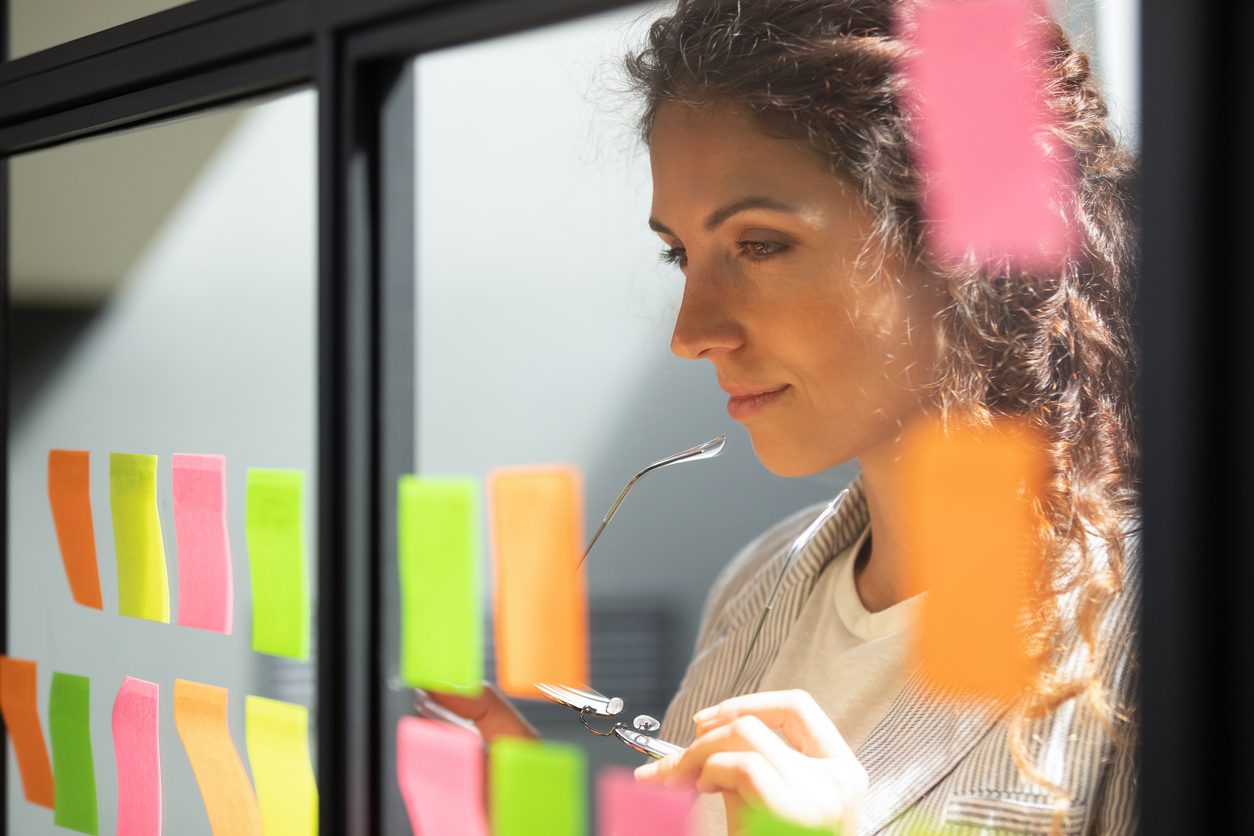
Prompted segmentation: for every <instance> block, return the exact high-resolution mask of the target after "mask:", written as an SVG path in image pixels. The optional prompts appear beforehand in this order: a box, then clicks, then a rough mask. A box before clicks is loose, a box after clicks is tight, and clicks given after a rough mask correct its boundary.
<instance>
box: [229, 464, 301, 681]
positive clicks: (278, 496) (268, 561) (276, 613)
mask: <svg viewBox="0 0 1254 836" xmlns="http://www.w3.org/2000/svg"><path fill="white" fill-rule="evenodd" d="M245 492H246V494H247V496H246V498H245V502H246V504H247V506H248V507H247V509H246V511H245V514H244V528H245V536H246V537H247V540H248V574H249V577H250V578H251V579H252V587H253V590H252V592H253V650H255V651H257V652H258V653H269V654H271V655H274V656H286V657H288V658H289V659H308V658H309V576H308V573H307V572H306V571H305V474H304V473H302V472H301V471H299V470H265V469H260V468H252V469H250V470H249V471H248V484H247V487H246V489H245Z"/></svg>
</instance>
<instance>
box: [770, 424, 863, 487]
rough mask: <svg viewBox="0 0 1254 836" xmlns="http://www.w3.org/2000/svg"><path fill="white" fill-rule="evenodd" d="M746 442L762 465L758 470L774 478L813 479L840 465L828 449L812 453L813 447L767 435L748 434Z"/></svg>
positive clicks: (815, 450) (816, 450)
mask: <svg viewBox="0 0 1254 836" xmlns="http://www.w3.org/2000/svg"><path fill="white" fill-rule="evenodd" d="M749 440H750V442H752V444H753V452H754V455H756V456H757V457H758V461H760V462H762V466H763V467H765V468H766V469H767V470H769V471H770V472H771V473H773V474H774V475H776V476H781V477H785V478H790V479H791V478H797V477H800V476H813V475H814V474H816V473H821V472H823V471H824V470H827V469H829V468H832V467H835V466H836V465H838V464H840V463H841V462H842V461H844V459H840V460H837V457H835V456H833V455H832V454H831V451H830V450H829V449H826V448H825V449H821V450H820V449H816V448H815V447H814V446H806V445H803V444H797V443H796V442H795V441H792V440H786V439H783V438H779V437H775V436H773V435H772V434H768V433H763V432H753V431H752V430H750V432H749ZM846 458H848V457H846Z"/></svg>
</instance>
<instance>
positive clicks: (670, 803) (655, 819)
mask: <svg viewBox="0 0 1254 836" xmlns="http://www.w3.org/2000/svg"><path fill="white" fill-rule="evenodd" d="M695 801H696V796H695V795H694V794H693V793H691V792H687V791H685V790H678V789H667V788H665V787H655V786H646V785H644V784H638V783H636V777H635V776H634V775H632V773H631V770H629V769H622V768H620V767H610V768H607V769H603V770H601V774H600V775H598V776H597V836H688V833H689V832H690V831H689V817H690V816H691V815H692V805H693V802H695Z"/></svg>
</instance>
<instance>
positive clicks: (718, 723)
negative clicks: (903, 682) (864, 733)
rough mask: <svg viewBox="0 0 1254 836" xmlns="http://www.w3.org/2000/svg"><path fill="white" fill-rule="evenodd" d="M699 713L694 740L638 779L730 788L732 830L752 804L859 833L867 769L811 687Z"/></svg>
mask: <svg viewBox="0 0 1254 836" xmlns="http://www.w3.org/2000/svg"><path fill="white" fill-rule="evenodd" d="M693 719H694V720H696V723H697V737H696V740H694V741H693V744H692V745H691V746H690V747H688V748H687V749H686V750H685V751H684V752H683V754H680V755H672V756H671V757H668V758H663V759H662V760H659V761H655V762H653V763H649V764H645V765H644V766H642V767H640V768H639V769H637V770H636V777H637V779H639V780H641V781H646V782H650V783H661V784H664V785H666V786H685V787H691V786H695V787H696V789H697V791H698V792H719V793H722V794H723V799H724V801H725V802H726V803H727V822H728V826H729V828H730V829H731V830H730V832H732V833H735V832H736V830H735V828H736V826H737V823H738V822H739V819H740V812H741V810H742V808H743V807H744V805H745V804H746V803H748V804H753V805H755V806H758V807H764V808H766V809H767V810H769V811H770V812H772V813H774V814H775V815H777V816H779V817H780V818H782V819H785V820H786V821H791V822H796V823H797V824H803V825H807V826H810V827H820V828H825V829H832V830H835V829H837V828H839V829H840V831H841V832H842V833H847V834H848V833H853V832H855V830H856V827H857V815H858V811H859V809H860V808H861V806H862V800H863V798H864V797H865V796H866V790H867V774H866V770H865V769H863V768H862V764H860V763H858V759H857V758H856V757H854V754H853V751H852V750H851V749H850V748H849V745H848V744H847V743H845V739H844V738H843V737H841V736H840V732H838V731H837V730H836V727H835V726H834V725H833V724H832V721H831V720H830V719H829V718H828V716H827V715H826V714H824V713H823V709H821V708H819V705H818V703H816V702H815V701H814V698H813V697H811V696H810V695H809V694H808V693H806V692H805V691H768V692H765V693H761V694H747V695H745V696H742V697H733V698H732V699H729V700H725V701H724V702H721V703H719V704H718V705H716V706H712V707H710V708H707V709H704V710H702V711H699V712H697V714H696V716H695V717H694V718H693ZM775 730H779V731H780V732H781V733H782V734H783V740H781V739H780V737H779V736H778V735H776V734H775Z"/></svg>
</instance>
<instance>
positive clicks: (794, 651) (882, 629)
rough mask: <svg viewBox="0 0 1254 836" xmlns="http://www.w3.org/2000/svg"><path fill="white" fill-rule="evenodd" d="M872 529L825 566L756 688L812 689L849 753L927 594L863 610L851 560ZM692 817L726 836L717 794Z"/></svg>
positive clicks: (890, 679)
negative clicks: (887, 605)
mask: <svg viewBox="0 0 1254 836" xmlns="http://www.w3.org/2000/svg"><path fill="white" fill-rule="evenodd" d="M870 531H871V529H870V526H868V527H867V528H866V529H865V530H864V531H863V532H862V534H861V536H859V537H858V539H857V540H856V541H855V542H854V543H853V545H851V546H850V547H849V548H848V549H846V550H845V551H843V552H841V553H840V554H838V555H837V556H836V557H834V558H833V559H832V561H831V563H829V564H828V565H827V566H826V567H824V569H823V572H822V574H821V575H820V576H819V579H818V582H817V583H816V584H815V586H814V591H813V592H812V593H811V594H810V597H809V599H807V600H806V603H805V606H804V607H803V608H802V610H801V615H800V617H799V618H798V619H797V621H796V623H795V624H794V625H793V626H792V629H791V630H790V631H789V633H788V636H787V638H785V639H784V643H783V645H782V646H781V647H780V650H779V653H778V654H777V655H776V657H775V660H774V661H773V662H772V663H771V666H770V668H768V669H767V672H766V675H765V676H764V677H763V678H762V683H761V684H760V685H759V686H758V688H757V690H758V691H782V690H787V689H790V688H800V689H802V690H804V691H808V692H810V695H811V696H813V697H814V699H815V700H816V701H817V702H818V704H819V705H820V706H822V707H823V710H824V711H825V712H826V713H827V716H829V717H831V718H832V722H833V723H834V724H835V726H836V729H837V730H838V731H839V732H840V733H841V736H843V737H844V738H845V741H846V742H847V743H848V744H849V748H851V749H853V750H854V751H855V752H856V751H857V750H858V747H859V746H861V745H862V742H863V741H864V740H866V738H867V735H868V734H870V732H871V729H872V728H874V727H875V725H876V723H878V722H879V721H880V719H882V718H883V717H884V715H885V714H886V713H887V712H888V707H889V704H890V703H891V702H892V701H893V698H894V697H896V696H897V693H898V692H899V691H900V690H901V688H902V686H903V685H904V684H905V682H906V678H907V675H908V673H909V671H908V670H907V668H906V665H907V658H906V657H907V653H908V650H909V642H910V628H911V626H912V625H913V624H914V623H915V622H916V621H917V618H918V610H919V606H920V605H921V604H922V602H923V596H924V595H925V594H926V593H922V594H919V595H916V596H914V597H913V598H908V599H906V600H905V601H900V602H898V603H896V604H894V605H893V606H891V607H889V608H888V609H885V610H881V611H879V612H870V611H869V610H867V608H866V607H865V606H864V605H863V603H862V599H861V598H860V597H859V596H858V589H857V586H856V585H855V584H854V568H855V566H854V562H855V560H856V557H857V555H858V553H859V551H861V548H862V544H863V543H864V542H865V541H866V539H867V536H868V535H869V534H870ZM694 821H695V824H696V827H695V830H694V833H696V834H700V836H727V820H726V818H725V812H724V807H723V798H722V796H721V795H717V794H710V795H702V796H701V797H700V798H699V799H698V801H697V805H696V808H695V810H694Z"/></svg>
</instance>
